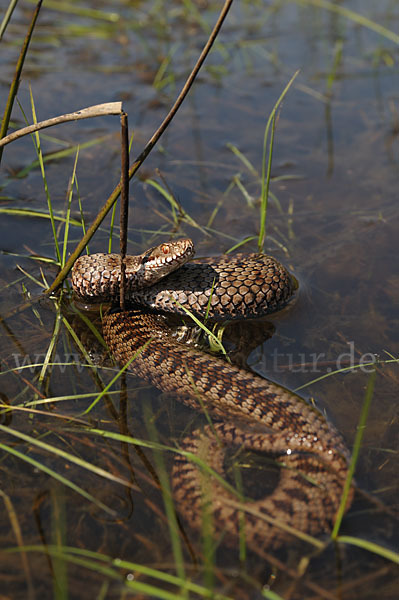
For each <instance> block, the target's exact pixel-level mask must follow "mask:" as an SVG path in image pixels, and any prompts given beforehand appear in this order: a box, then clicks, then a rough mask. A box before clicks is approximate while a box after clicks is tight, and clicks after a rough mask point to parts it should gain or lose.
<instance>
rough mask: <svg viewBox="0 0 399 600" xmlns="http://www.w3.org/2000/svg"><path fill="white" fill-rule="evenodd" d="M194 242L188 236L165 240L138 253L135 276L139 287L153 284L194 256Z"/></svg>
mask: <svg viewBox="0 0 399 600" xmlns="http://www.w3.org/2000/svg"><path fill="white" fill-rule="evenodd" d="M194 252H195V250H194V244H193V242H192V240H190V239H189V238H184V239H181V240H175V241H172V242H165V243H163V244H159V246H155V247H154V248H150V249H149V250H147V251H146V252H144V253H143V254H141V255H140V257H139V258H140V266H139V269H138V270H137V273H136V277H137V282H138V286H139V287H141V286H142V287H146V286H150V285H154V283H157V282H158V281H159V280H160V279H162V278H163V277H165V276H166V275H169V273H172V272H173V271H175V270H176V269H178V268H179V267H181V266H182V265H184V264H185V263H186V262H187V261H188V260H190V258H192V257H193V256H194Z"/></svg>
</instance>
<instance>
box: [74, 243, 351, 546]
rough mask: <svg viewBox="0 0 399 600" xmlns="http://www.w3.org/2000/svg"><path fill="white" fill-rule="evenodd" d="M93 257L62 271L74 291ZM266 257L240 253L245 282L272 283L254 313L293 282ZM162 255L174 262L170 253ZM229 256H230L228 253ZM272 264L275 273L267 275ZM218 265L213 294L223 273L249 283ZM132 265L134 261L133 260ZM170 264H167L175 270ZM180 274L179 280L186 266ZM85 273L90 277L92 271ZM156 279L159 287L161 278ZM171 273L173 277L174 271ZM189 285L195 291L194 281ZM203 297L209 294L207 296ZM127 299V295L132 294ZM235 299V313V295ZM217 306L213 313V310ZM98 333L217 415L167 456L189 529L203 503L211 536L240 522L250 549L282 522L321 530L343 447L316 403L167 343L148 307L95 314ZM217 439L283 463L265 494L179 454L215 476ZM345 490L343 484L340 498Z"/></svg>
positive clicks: (155, 378) (236, 531)
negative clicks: (227, 482) (250, 496)
mask: <svg viewBox="0 0 399 600" xmlns="http://www.w3.org/2000/svg"><path fill="white" fill-rule="evenodd" d="M182 242H187V241H186V240H183V241H182ZM178 243H179V242H174V243H171V244H170V245H168V244H163V245H161V246H160V247H158V248H157V249H155V252H157V251H158V250H159V248H162V250H161V255H160V256H161V259H164V257H162V254H165V255H169V254H171V255H174V254H176V244H178ZM183 246H184V244H183ZM183 253H188V254H191V251H188V250H187V247H186V248H185V250H183ZM94 256H95V255H93V257H91V258H90V261H91V262H90V263H89V264H90V266H89V267H87V265H86V264H85V263H84V259H85V258H86V257H82V258H81V259H80V261H82V259H83V267H82V262H81V263H80V264H77V268H78V271H76V268H75V272H74V273H73V278H72V279H73V282H75V281H78V285H75V283H74V287H75V290H76V291H77V293H79V290H80V289H84V292H85V293H84V294H83V297H84V299H86V300H87V293H86V291H87V289H88V288H87V285H86V284H82V279H81V273H85V274H86V275H85V281H88V280H90V279H93V277H91V275H88V274H87V269H89V270H90V269H92V268H93V265H95V264H97V263H96V261H95V259H94ZM101 256H104V255H101ZM266 258H267V260H266V263H267V264H266V266H265V258H264V257H261V258H260V262H258V263H257V266H256V265H255V262H254V261H255V259H254V258H253V257H251V258H250V261H249V264H250V265H251V267H250V271H251V270H252V271H251V272H252V274H253V272H254V269H255V272H256V279H254V281H259V282H260V285H259V284H258V283H256V284H255V285H257V286H259V287H260V288H262V282H261V279H262V270H265V271H263V274H264V273H265V275H264V279H265V280H266V279H267V280H269V279H271V281H272V284H276V285H275V286H274V287H272V284H270V282H269V283H266V284H264V285H266V287H267V290H266V295H267V293H268V292H270V290H271V289H272V290H274V293H273V294H270V293H269V299H270V302H271V304H270V306H269V305H268V304H267V300H262V301H263V302H264V306H263V312H264V313H265V312H266V313H267V312H271V311H272V310H276V308H278V306H279V305H284V304H285V303H286V302H287V301H288V299H289V297H291V295H292V291H293V288H294V287H295V286H294V285H293V283H292V281H291V279H290V276H289V275H288V273H287V271H286V270H285V269H284V268H283V267H281V265H280V264H279V263H277V262H273V259H270V258H269V257H266ZM239 261H241V262H240V264H241V265H243V268H244V271H243V272H244V273H245V268H246V265H245V259H243V258H240V259H239ZM170 262H173V263H174V260H173V261H169V264H170ZM233 264H234V265H236V264H237V262H236V261H233ZM273 264H274V265H275V268H274V275H275V276H276V279H278V281H276V280H274V279H273V277H274V275H273V273H271V270H272V269H273ZM220 265H222V266H221V267H220V269H219V271H218V277H219V283H220V284H221V285H220V286H216V285H215V286H214V289H213V293H214V294H217V295H219V296H220V294H218V292H217V291H216V290H217V287H219V288H220V289H223V290H226V287H223V285H222V284H223V281H224V279H223V277H224V275H223V272H224V271H226V272H227V277H228V278H230V279H229V283H230V284H232V287H234V288H235V289H236V290H237V289H239V288H240V287H241V286H242V285H245V287H246V288H250V287H251V283H249V282H248V281H246V280H238V283H237V282H232V281H231V272H230V271H227V267H226V265H227V259H223V260H222V261H221V262H220ZM174 266H175V265H174V264H173V266H172V268H174ZM213 266H214V265H213ZM136 268H140V267H137V265H136ZM176 268H177V267H176ZM179 271H180V269H179ZM179 271H176V273H175V276H176V277H177V274H178V273H179ZM239 273H242V272H239ZM276 274H277V275H276ZM280 274H281V278H279V275H280ZM182 277H183V279H186V277H187V273H186V275H183V276H182ZM106 279H107V278H106ZM94 280H96V281H98V277H97V274H96V275H95V276H94ZM164 281H165V286H166V285H167V284H168V281H169V277H167V278H166V279H165V280H164ZM173 281H174V285H175V283H176V280H175V277H174V278H173ZM250 281H252V280H250ZM243 282H244V283H243ZM284 286H286V287H284ZM287 286H288V291H287ZM158 287H159V285H158V284H157V290H158V291H155V292H151V294H150V297H152V298H154V295H155V297H156V296H157V295H158V294H159V293H160V290H159V289H158ZM175 288H176V285H175ZM175 288H173V289H174V290H175V291H176V289H175ZM101 293H103V290H102V291H101ZM176 293H180V292H179V291H177V292H176ZM199 293H204V289H202V291H201V292H199ZM235 293H236V294H237V292H235ZM246 293H248V292H246ZM205 296H206V294H205ZM233 296H234V294H233ZM277 296H278V298H279V300H277V299H276V298H277ZM206 297H207V298H209V295H208V296H206ZM134 298H135V300H136V301H137V297H136V295H135V296H134ZM251 301H252V300H251ZM144 302H146V300H145V301H144ZM193 303H194V304H195V302H194V301H193ZM218 303H219V302H218ZM218 303H216V304H218ZM233 304H234V302H233ZM244 304H245V301H244ZM226 305H227V304H225V305H224V306H226ZM239 305H240V309H239V310H240V311H241V310H242V303H241V304H240V303H239ZM223 310H225V309H223ZM234 310H235V309H234V308H233V312H234ZM255 310H257V309H255ZM251 311H252V312H251ZM222 313H223V311H218V310H217V311H216V314H217V316H220V314H222ZM223 314H224V313H223ZM250 314H251V315H253V314H254V312H253V309H250ZM234 316H237V315H236V314H234ZM103 334H104V339H105V341H106V342H107V344H108V346H109V348H110V350H111V352H112V354H113V355H114V357H115V358H116V359H117V360H118V361H119V362H120V363H122V364H126V363H127V362H128V361H129V360H130V359H131V358H132V356H133V355H134V353H135V352H138V355H137V357H136V358H135V359H134V361H133V362H132V363H131V366H130V367H129V368H131V369H132V370H133V371H134V373H135V374H137V375H138V376H140V377H142V378H144V379H146V380H147V381H150V382H151V383H152V384H153V385H155V386H156V387H157V388H159V389H160V390H162V391H165V392H168V393H170V394H172V395H174V396H175V397H176V398H178V399H179V400H181V401H183V402H184V403H185V404H187V405H189V406H191V407H194V408H196V409H200V408H203V407H206V409H207V410H208V411H209V412H210V413H211V414H212V415H214V416H215V417H217V419H218V420H222V421H221V422H216V423H214V424H213V425H212V427H211V426H209V425H208V426H206V427H204V428H203V429H202V430H197V431H195V432H194V433H193V434H192V435H191V436H189V437H187V438H185V439H184V440H183V442H182V443H181V445H180V446H179V447H180V449H181V450H183V453H182V454H177V457H176V459H175V462H174V467H173V473H172V482H173V489H174V496H175V500H176V503H177V506H178V509H179V511H180V512H181V513H182V514H183V515H184V516H185V518H186V520H187V521H188V522H189V524H190V525H191V526H192V527H194V528H196V529H201V527H202V520H203V514H204V513H203V505H204V503H205V504H206V505H207V506H208V510H210V512H211V514H212V516H213V527H214V530H215V532H216V533H217V534H222V533H223V534H224V538H223V539H224V540H225V541H227V542H228V543H229V544H231V545H236V544H237V542H238V536H239V535H240V531H241V535H242V529H244V532H245V540H246V543H247V545H248V546H249V547H250V548H251V549H253V550H254V551H255V552H259V553H262V551H263V550H265V549H270V548H273V547H278V546H280V545H281V544H282V543H284V542H286V541H287V539H291V540H292V539H293V538H292V537H291V538H290V536H292V531H291V532H290V528H293V529H294V530H299V531H301V532H304V533H307V534H311V535H320V534H322V533H327V532H329V531H330V530H331V526H332V523H333V521H334V518H335V515H336V512H337V509H338V506H339V503H340V498H341V495H342V489H343V485H344V481H345V477H346V475H347V470H348V460H349V454H348V450H347V448H346V447H345V444H344V441H343V439H342V437H341V436H340V434H339V433H338V432H337V431H336V430H335V429H334V428H333V427H332V426H331V425H330V424H329V423H328V422H327V421H326V419H325V418H324V417H323V416H322V415H321V414H320V412H319V411H317V410H316V409H315V408H314V407H312V406H310V405H309V404H307V403H306V402H305V401H304V400H303V399H302V398H300V397H299V396H298V395H296V394H294V393H293V392H291V391H289V390H287V389H285V388H283V387H281V386H279V385H277V384H275V383H272V382H270V381H267V380H265V379H263V378H261V377H259V376H257V375H255V374H254V373H251V372H248V371H246V370H244V369H240V368H238V367H235V366H233V365H230V364H228V363H226V361H224V360H222V359H220V358H215V357H213V356H210V355H208V354H206V353H203V352H200V351H198V350H196V349H194V348H190V347H188V346H186V345H184V344H181V343H179V342H177V341H176V340H175V339H173V338H172V337H171V336H170V335H169V334H168V328H167V326H166V325H165V324H164V323H163V322H161V321H160V320H159V318H157V316H156V315H154V314H151V313H148V311H147V312H144V311H143V310H142V309H139V308H134V309H133V310H131V311H128V312H120V311H114V312H111V313H109V314H108V315H107V316H106V317H104V320H103ZM226 446H239V447H242V448H245V449H247V450H252V451H255V452H262V453H266V454H268V455H272V456H275V457H276V458H277V459H278V460H279V462H280V463H282V464H283V468H281V469H280V477H279V481H278V484H277V486H276V488H275V489H274V491H273V492H272V493H271V494H270V495H268V496H266V497H265V498H262V499H260V500H256V501H243V502H240V501H239V500H238V498H237V496H236V495H234V494H233V493H232V492H231V491H229V490H228V489H226V487H224V486H223V485H222V484H221V483H220V482H219V481H218V480H217V478H215V477H213V476H210V475H209V473H207V474H206V475H205V474H204V472H203V471H202V470H201V469H200V468H198V466H197V464H196V463H195V462H193V461H192V460H190V459H189V457H187V453H193V454H196V455H197V456H198V455H199V456H200V457H201V459H202V460H203V461H204V462H205V463H206V464H207V465H209V467H211V468H212V469H214V471H216V472H217V473H219V474H220V475H222V476H223V474H224V455H225V449H224V448H225V447H226ZM352 496H353V492H352V493H351V495H350V498H349V501H348V506H349V505H350V502H351V500H352ZM348 506H347V507H348Z"/></svg>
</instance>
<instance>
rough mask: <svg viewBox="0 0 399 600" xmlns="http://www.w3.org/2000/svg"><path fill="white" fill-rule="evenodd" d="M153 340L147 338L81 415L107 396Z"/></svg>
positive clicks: (85, 413)
mask: <svg viewBox="0 0 399 600" xmlns="http://www.w3.org/2000/svg"><path fill="white" fill-rule="evenodd" d="M152 340H153V338H151V339H149V340H147V341H146V343H145V344H143V345H142V346H141V348H139V349H138V350H136V352H134V354H133V355H132V356H131V357H130V358H129V360H128V362H127V363H126V364H125V365H123V367H122V368H121V369H120V370H119V371H118V373H117V374H116V375H115V377H113V378H112V380H111V381H110V382H109V384H108V385H106V386H105V388H104V389H103V390H102V391H101V392H100V393H99V394H98V396H97V398H96V399H95V400H94V401H93V402H92V403H91V404H90V406H89V407H88V408H86V410H84V411H83V412H82V413H81V414H80V416H81V417H83V416H84V415H87V414H88V413H89V412H90V411H91V410H92V409H93V408H94V407H95V406H96V404H97V403H98V402H99V401H100V400H101V398H102V397H103V396H105V394H106V393H107V392H108V390H109V389H110V388H111V387H112V386H113V385H114V383H115V382H116V381H117V380H118V379H119V377H120V376H121V375H122V373H124V372H125V371H126V369H128V368H129V366H130V365H131V363H132V362H133V361H134V360H136V358H137V357H138V356H139V355H140V354H141V353H142V352H143V351H144V350H145V349H146V348H147V346H148V345H149V344H150V343H151V342H152Z"/></svg>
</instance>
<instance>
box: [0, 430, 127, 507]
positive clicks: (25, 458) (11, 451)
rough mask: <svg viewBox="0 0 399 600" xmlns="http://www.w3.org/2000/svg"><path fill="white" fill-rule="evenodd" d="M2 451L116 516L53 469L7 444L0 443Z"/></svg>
mask: <svg viewBox="0 0 399 600" xmlns="http://www.w3.org/2000/svg"><path fill="white" fill-rule="evenodd" d="M4 429H7V433H9V431H8V428H4ZM0 449H1V450H4V451H5V452H8V453H9V454H12V455H13V456H16V457H17V458H19V459H21V460H23V461H25V462H27V463H29V464H30V465H32V466H33V467H34V468H36V469H39V470H40V471H43V473H46V474H47V475H50V477H53V479H56V480H57V481H60V482H61V483H62V484H63V485H66V486H67V487H69V488H71V489H72V490H73V491H74V492H76V493H77V494H80V495H81V496H83V498H86V500H89V501H90V502H92V503H93V504H95V505H96V506H98V507H99V508H101V509H102V510H103V511H104V512H106V513H108V514H109V515H111V516H113V517H115V516H116V513H115V511H114V510H113V509H112V508H109V507H108V506H106V505H105V504H103V503H102V502H101V500H98V499H97V498H95V497H94V496H92V495H91V494H89V493H88V492H86V490H84V489H83V488H81V487H79V486H78V485H76V484H75V483H73V482H72V481H69V479H66V478H65V477H63V476H62V475H60V474H59V473H57V472H56V471H53V469H50V468H49V467H46V466H45V465H43V464H42V463H41V462H39V461H37V460H35V459H34V458H31V457H30V456H26V455H25V454H23V453H22V452H19V451H18V450H16V449H15V448H11V447H10V446H7V445H6V444H2V443H0Z"/></svg>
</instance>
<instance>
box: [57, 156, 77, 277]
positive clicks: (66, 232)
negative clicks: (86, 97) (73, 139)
mask: <svg viewBox="0 0 399 600" xmlns="http://www.w3.org/2000/svg"><path fill="white" fill-rule="evenodd" d="M78 158H79V146H78V147H77V150H76V155H75V161H74V163H73V169H72V177H71V180H70V183H69V193H68V202H67V212H66V215H65V230H64V247H63V249H62V263H61V266H62V267H63V266H65V261H66V255H67V250H68V235H69V223H70V219H71V204H72V196H73V186H74V184H75V180H76V167H77V164H78Z"/></svg>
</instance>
